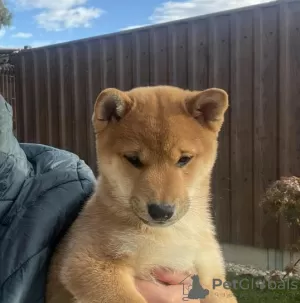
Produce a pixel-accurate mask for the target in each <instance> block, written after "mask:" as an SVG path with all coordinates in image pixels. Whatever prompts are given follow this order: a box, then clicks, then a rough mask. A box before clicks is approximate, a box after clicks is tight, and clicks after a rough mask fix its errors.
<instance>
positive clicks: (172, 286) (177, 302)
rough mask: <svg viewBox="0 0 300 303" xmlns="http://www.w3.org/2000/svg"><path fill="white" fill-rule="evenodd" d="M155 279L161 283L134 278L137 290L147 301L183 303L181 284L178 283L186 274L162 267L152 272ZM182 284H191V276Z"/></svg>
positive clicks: (151, 302) (154, 302)
mask: <svg viewBox="0 0 300 303" xmlns="http://www.w3.org/2000/svg"><path fill="white" fill-rule="evenodd" d="M154 276H155V277H156V279H157V280H158V281H160V282H162V283H164V284H162V283H153V282H151V281H144V280H139V279H136V281H135V282H136V286H137V289H138V291H139V292H140V293H141V294H142V296H143V297H144V298H145V299H146V301H147V302H148V303H183V302H184V301H183V297H184V294H183V285H182V284H179V283H180V282H181V281H183V280H184V279H186V277H187V276H188V274H184V273H172V272H170V271H165V270H162V269H159V270H156V271H155V272H154ZM183 284H184V285H191V284H192V280H191V278H187V279H186V280H184V282H183Z"/></svg>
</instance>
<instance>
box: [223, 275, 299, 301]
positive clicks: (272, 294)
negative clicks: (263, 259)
mask: <svg viewBox="0 0 300 303" xmlns="http://www.w3.org/2000/svg"><path fill="white" fill-rule="evenodd" d="M227 280H228V281H234V280H236V281H238V282H237V283H236V285H237V287H235V288H234V289H232V290H233V292H234V293H235V295H236V297H237V299H238V302H239V303H273V302H280V303H294V302H295V303H296V302H298V303H300V281H299V280H296V279H292V278H288V279H286V281H285V282H282V281H272V282H270V284H269V286H268V284H265V286H266V287H263V286H262V289H260V286H259V285H257V286H256V282H259V281H262V278H257V277H252V276H250V275H244V276H237V275H236V274H234V273H228V274H227ZM251 285H253V286H251Z"/></svg>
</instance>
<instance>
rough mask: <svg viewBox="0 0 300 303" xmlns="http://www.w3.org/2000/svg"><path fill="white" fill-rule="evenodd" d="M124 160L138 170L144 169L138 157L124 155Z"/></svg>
mask: <svg viewBox="0 0 300 303" xmlns="http://www.w3.org/2000/svg"><path fill="white" fill-rule="evenodd" d="M124 158H125V159H126V160H127V161H128V162H129V163H130V164H132V165H133V166H134V167H136V168H142V167H143V163H142V162H141V160H140V158H139V157H138V156H128V155H124Z"/></svg>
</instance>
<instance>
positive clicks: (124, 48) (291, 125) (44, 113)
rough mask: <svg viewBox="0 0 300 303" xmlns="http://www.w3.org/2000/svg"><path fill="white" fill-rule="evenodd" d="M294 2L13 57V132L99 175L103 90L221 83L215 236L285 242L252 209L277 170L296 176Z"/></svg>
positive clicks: (298, 19)
mask: <svg viewBox="0 0 300 303" xmlns="http://www.w3.org/2000/svg"><path fill="white" fill-rule="evenodd" d="M299 41H300V2H299V1H278V2H273V3H268V4H264V5H260V6H254V7H250V8H245V9H242V10H235V11H229V12H223V13H219V14H214V15H209V16H204V17H198V18H192V19H188V20H181V21H178V22H172V23H168V24H160V25H156V26H153V27H148V28H142V29H137V30H134V31H128V32H122V33H117V34H112V35H106V36H101V37H95V38H92V39H86V40H80V41H74V42H72V43H66V44H60V45H56V46H50V47H47V48H39V49H31V50H25V51H22V52H20V53H19V54H17V55H16V56H15V58H14V62H15V68H16V80H17V104H16V107H17V120H18V137H19V139H20V140H21V141H27V142H38V143H43V144H51V145H54V146H57V147H60V148H64V149H67V150H70V151H73V152H75V153H77V154H78V155H79V156H80V157H81V158H83V159H84V160H85V161H86V162H87V163H88V164H89V165H90V166H91V167H92V168H93V170H94V171H95V172H96V161H95V147H94V135H93V131H92V127H91V116H92V112H93V104H94V101H95V99H96V97H97V94H98V93H99V92H100V91H101V90H102V89H104V88H106V87H118V88H120V89H130V88H132V87H135V86H140V85H155V84H171V85H176V86H179V87H183V88H189V89H204V88H207V87H213V86H215V87H220V88H223V89H225V90H227V91H228V93H229V95H230V109H229V111H228V113H227V115H226V121H225V124H224V128H223V130H222V132H221V136H220V147H219V157H218V159H217V164H216V167H215V171H214V177H213V196H214V199H213V206H214V215H215V220H216V223H217V228H218V234H219V237H220V239H221V241H222V242H227V243H235V244H243V245H250V246H257V247H269V248H278V247H280V248H285V247H286V245H287V244H289V243H292V242H293V241H295V240H296V238H297V237H299V231H298V230H294V231H291V230H289V229H288V228H287V226H286V224H285V223H284V222H283V221H282V222H279V223H277V222H276V221H274V220H273V219H270V218H269V217H267V216H266V215H265V214H264V213H263V212H262V210H261V209H260V207H259V201H260V198H261V195H262V194H263V193H264V191H265V189H266V187H267V186H268V185H269V184H270V183H271V182H272V181H274V180H276V179H278V178H279V177H280V176H283V175H285V176H287V175H300V118H299V117H300V102H299V100H300V90H299V87H300V42H299Z"/></svg>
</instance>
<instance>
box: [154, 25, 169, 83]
mask: <svg viewBox="0 0 300 303" xmlns="http://www.w3.org/2000/svg"><path fill="white" fill-rule="evenodd" d="M150 41H151V42H150V83H151V85H157V84H160V85H166V84H168V83H169V73H168V29H167V27H165V26H163V27H158V28H156V29H155V30H154V29H152V30H150Z"/></svg>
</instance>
